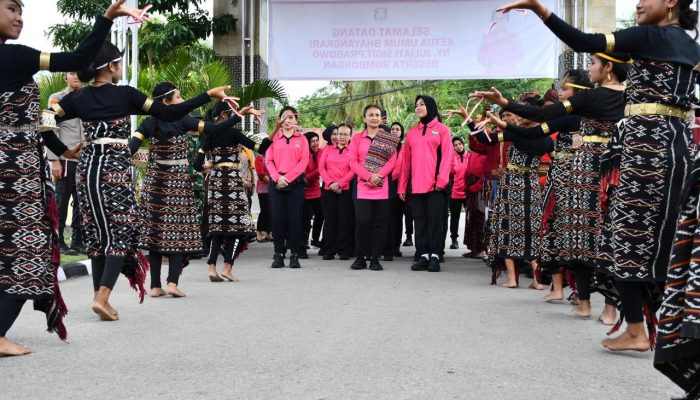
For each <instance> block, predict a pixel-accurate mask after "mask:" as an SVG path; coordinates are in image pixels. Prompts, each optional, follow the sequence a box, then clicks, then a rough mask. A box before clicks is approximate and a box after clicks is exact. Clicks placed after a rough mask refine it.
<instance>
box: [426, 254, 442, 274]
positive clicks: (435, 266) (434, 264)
mask: <svg viewBox="0 0 700 400" xmlns="http://www.w3.org/2000/svg"><path fill="white" fill-rule="evenodd" d="M428 272H440V262H439V261H438V259H437V258H436V257H430V261H428Z"/></svg>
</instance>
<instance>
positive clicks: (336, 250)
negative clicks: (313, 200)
mask: <svg viewBox="0 0 700 400" xmlns="http://www.w3.org/2000/svg"><path fill="white" fill-rule="evenodd" d="M336 132H337V133H336V134H335V135H334V136H335V137H336V138H337V140H335V142H336V143H334V144H329V145H328V146H326V147H325V148H324V149H323V154H322V155H321V159H320V161H319V165H318V170H319V173H320V174H321V178H322V179H323V191H322V193H321V206H322V207H323V215H324V216H325V220H324V223H323V259H324V260H333V259H334V258H335V255H336V254H338V256H339V257H340V259H341V260H349V259H350V254H352V235H353V234H354V229H353V228H354V226H355V224H354V221H353V212H352V210H353V205H352V191H351V190H350V181H351V180H352V178H353V177H354V176H355V173H354V172H353V171H352V168H351V167H350V149H349V148H348V143H349V142H350V136H351V135H352V128H351V127H350V126H349V125H347V124H340V125H338V128H337V129H336Z"/></svg>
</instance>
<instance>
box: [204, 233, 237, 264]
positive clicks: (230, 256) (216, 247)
mask: <svg viewBox="0 0 700 400" xmlns="http://www.w3.org/2000/svg"><path fill="white" fill-rule="evenodd" d="M244 241H245V239H243V238H241V237H239V236H235V235H226V236H220V235H212V236H211V237H210V238H209V258H208V259H207V264H209V265H212V264H216V260H217V259H218V258H219V253H220V252H221V249H222V246H223V253H224V263H226V264H233V263H234V261H236V260H235V259H234V257H235V256H236V254H237V252H238V249H239V247H240V246H243V244H244Z"/></svg>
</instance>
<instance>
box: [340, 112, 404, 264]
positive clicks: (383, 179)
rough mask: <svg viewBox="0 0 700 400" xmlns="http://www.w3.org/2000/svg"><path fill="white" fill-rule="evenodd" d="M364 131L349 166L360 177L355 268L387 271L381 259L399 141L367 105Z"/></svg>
mask: <svg viewBox="0 0 700 400" xmlns="http://www.w3.org/2000/svg"><path fill="white" fill-rule="evenodd" d="M362 117H363V119H364V122H365V130H364V131H362V132H361V133H358V134H356V135H355V136H354V137H353V140H352V142H351V143H350V166H351V167H352V170H353V172H355V175H357V196H356V198H355V243H356V248H355V255H356V257H357V258H356V259H355V261H354V262H353V263H352V265H351V267H350V268H352V269H356V270H357V269H364V268H367V261H369V269H371V270H372V271H381V270H382V269H384V268H383V267H382V264H381V263H380V262H379V257H381V256H382V254H383V253H384V245H385V240H386V235H387V233H388V229H387V227H388V226H389V218H390V215H391V208H390V205H389V182H388V179H387V177H389V176H390V175H391V173H392V172H393V170H394V165H395V164H396V147H397V144H398V141H399V138H398V137H397V136H394V135H392V133H391V132H390V130H389V128H388V127H387V126H380V124H381V122H382V118H381V109H380V108H379V107H377V106H376V105H368V106H366V107H365V108H364V110H363V111H362Z"/></svg>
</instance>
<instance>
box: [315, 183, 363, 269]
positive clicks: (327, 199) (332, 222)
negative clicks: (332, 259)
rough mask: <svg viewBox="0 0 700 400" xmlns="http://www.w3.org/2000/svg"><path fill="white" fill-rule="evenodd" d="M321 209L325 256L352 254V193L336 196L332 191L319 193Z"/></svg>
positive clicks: (353, 230) (344, 192) (347, 192)
mask: <svg viewBox="0 0 700 400" xmlns="http://www.w3.org/2000/svg"><path fill="white" fill-rule="evenodd" d="M321 206H322V207H323V215H324V222H323V248H324V250H325V254H328V255H335V254H340V255H343V256H349V255H350V254H351V253H352V247H351V245H352V237H353V236H354V234H355V224H354V220H353V214H354V213H353V209H354V205H353V203H352V193H351V192H350V191H349V190H345V191H343V193H341V194H336V193H335V192H333V191H332V190H323V191H322V192H321Z"/></svg>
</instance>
